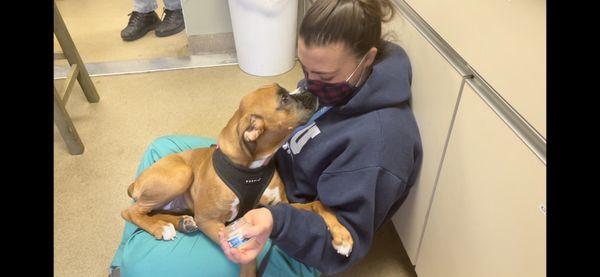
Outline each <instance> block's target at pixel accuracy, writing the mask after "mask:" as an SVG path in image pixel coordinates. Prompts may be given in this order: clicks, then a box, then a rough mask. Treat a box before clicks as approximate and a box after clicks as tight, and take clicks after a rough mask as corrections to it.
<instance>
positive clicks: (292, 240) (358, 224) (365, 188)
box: [267, 167, 406, 275]
mask: <svg viewBox="0 0 600 277" xmlns="http://www.w3.org/2000/svg"><path fill="white" fill-rule="evenodd" d="M317 189H318V195H319V200H320V201H321V202H322V203H323V205H325V206H326V207H329V208H330V209H331V210H332V211H333V212H334V214H335V215H336V217H337V219H338V220H339V221H340V223H341V224H343V225H344V226H345V227H346V228H347V229H348V231H349V232H350V234H351V235H352V239H353V240H354V246H353V248H352V252H351V253H350V256H349V257H345V256H343V255H340V254H338V253H337V251H336V250H335V249H334V248H333V246H332V237H331V234H330V233H329V231H328V230H327V227H326V225H325V222H324V221H323V219H322V218H321V217H320V216H319V215H317V214H315V213H312V212H308V211H303V210H299V209H295V208H293V207H292V206H290V205H289V204H278V205H275V206H270V207H267V208H268V209H269V210H270V211H271V213H272V214H273V222H274V226H273V231H272V233H271V240H272V241H273V242H274V243H275V244H276V245H277V246H279V247H280V248H281V249H282V250H283V251H285V252H286V253H287V254H288V255H290V256H292V257H294V258H296V259H297V260H299V261H301V262H303V263H305V264H307V265H309V266H312V267H315V268H317V269H318V270H319V271H321V272H322V273H324V274H328V275H329V274H335V273H338V272H341V271H344V270H346V269H348V268H349V267H350V266H351V265H352V264H353V263H355V262H356V261H358V260H360V259H362V258H363V257H364V256H365V255H366V254H367V252H368V250H369V248H370V247H371V243H372V242H373V235H374V233H375V231H376V230H377V229H378V228H379V227H380V226H381V224H382V223H383V222H384V220H385V219H387V218H388V217H389V214H391V213H393V212H395V211H394V210H393V209H394V207H396V206H397V205H395V203H396V202H398V200H399V199H400V198H401V197H402V195H404V192H405V191H406V186H405V182H404V181H403V180H401V179H400V178H398V177H396V176H394V175H393V174H392V173H390V172H389V171H387V170H385V169H383V168H381V167H367V168H363V169H358V170H354V171H346V172H337V173H324V174H323V175H322V176H321V177H320V178H319V181H318V185H317Z"/></svg>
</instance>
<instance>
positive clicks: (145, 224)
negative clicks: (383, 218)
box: [121, 84, 354, 276]
mask: <svg viewBox="0 0 600 277" xmlns="http://www.w3.org/2000/svg"><path fill="white" fill-rule="evenodd" d="M316 106H317V105H316V98H315V97H314V96H312V95H311V94H310V93H307V92H305V93H298V94H293V95H290V93H289V92H287V91H286V90H285V89H283V88H281V87H280V86H279V85H277V84H272V85H268V86H264V87H261V88H259V89H257V90H255V91H253V92H251V93H249V94H248V95H246V96H245V97H243V98H242V101H241V103H240V106H239V108H238V109H237V111H236V112H235V113H234V114H233V117H232V118H231V119H230V120H229V122H228V123H227V125H226V126H225V128H223V130H222V131H221V133H220V135H219V137H218V143H219V145H218V146H211V147H209V148H198V149H193V150H188V151H185V152H181V153H176V154H172V155H169V156H166V157H163V158H162V159H160V160H159V161H157V162H156V163H154V164H153V165H152V166H150V167H149V168H148V169H146V170H145V171H144V172H142V174H141V175H140V176H139V177H138V178H137V179H136V180H135V181H134V182H133V183H132V184H131V185H130V186H129V188H128V190H127V192H128V194H129V196H130V197H132V198H133V199H134V200H135V201H136V202H135V204H133V205H132V206H130V207H129V208H127V209H125V210H123V212H122V213H121V215H122V217H123V218H124V219H125V220H127V221H130V222H132V223H134V224H136V225H137V226H139V227H140V228H142V229H144V230H145V231H147V232H148V233H150V234H152V235H154V237H155V238H156V239H163V240H172V239H174V237H175V235H176V232H175V230H178V231H180V232H184V233H189V232H194V231H196V230H198V229H199V230H200V231H202V232H203V233H204V234H205V235H206V236H208V237H209V238H210V239H212V240H213V241H214V242H215V243H217V244H218V243H219V236H218V232H219V229H221V228H223V227H224V226H225V224H226V223H229V222H232V221H234V220H236V219H237V218H239V217H241V216H243V215H244V213H245V212H246V211H247V210H249V209H252V208H255V207H256V206H257V204H262V205H273V204H276V203H279V202H287V197H286V195H285V188H284V184H283V182H282V181H281V179H280V177H279V175H278V174H277V171H276V170H275V167H274V162H273V161H271V158H272V157H273V155H274V154H275V152H276V151H277V149H279V147H281V145H282V144H283V143H284V142H285V141H286V140H287V139H288V138H289V136H290V135H291V133H292V131H293V130H294V128H296V127H298V126H300V125H302V124H304V123H306V122H307V121H308V119H309V118H310V116H311V115H312V114H313V113H314V111H315V110H316ZM292 205H293V206H294V207H296V208H300V209H304V210H309V211H313V212H315V213H317V214H319V215H321V216H322V217H323V219H324V221H325V223H326V225H327V227H328V228H329V231H330V232H331V235H332V237H333V241H332V244H333V247H334V248H335V249H336V250H338V253H340V254H342V255H346V256H348V255H349V253H350V251H351V250H352V245H353V243H354V242H353V240H352V236H351V235H350V233H349V232H348V230H347V229H346V228H345V227H344V226H343V225H342V224H340V222H339V221H338V220H337V218H336V217H335V215H334V214H333V213H332V212H331V211H330V210H329V209H328V208H326V207H325V206H323V205H322V204H321V203H320V202H319V201H315V202H311V203H305V204H292ZM190 215H192V216H193V217H192V216H190ZM240 274H241V275H243V276H253V275H255V274H256V262H251V263H248V264H246V265H241V269H240Z"/></svg>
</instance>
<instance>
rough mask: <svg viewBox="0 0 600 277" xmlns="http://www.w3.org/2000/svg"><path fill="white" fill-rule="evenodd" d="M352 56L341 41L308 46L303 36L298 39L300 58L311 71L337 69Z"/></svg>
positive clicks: (331, 70) (326, 71)
mask: <svg viewBox="0 0 600 277" xmlns="http://www.w3.org/2000/svg"><path fill="white" fill-rule="evenodd" d="M351 57H352V55H351V53H350V51H349V50H348V48H347V47H346V45H345V44H343V43H341V42H338V43H331V44H328V45H325V46H314V45H311V46H310V47H307V46H306V44H304V41H303V40H302V38H300V39H298V59H299V60H300V63H302V65H303V66H304V67H306V68H308V69H310V70H311V71H318V72H323V73H328V72H333V71H337V70H338V69H339V68H340V67H342V65H343V64H344V63H345V61H347V60H348V59H349V58H351Z"/></svg>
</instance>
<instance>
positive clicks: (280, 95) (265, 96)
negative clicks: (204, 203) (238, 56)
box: [219, 83, 317, 159]
mask: <svg viewBox="0 0 600 277" xmlns="http://www.w3.org/2000/svg"><path fill="white" fill-rule="evenodd" d="M316 108H317V101H316V97H315V96H313V95H312V94H310V93H308V92H303V93H298V94H294V95H290V93H289V92H288V91H287V90H286V89H284V88H282V87H281V86H279V85H278V84H276V83H274V84H271V85H267V86H263V87H260V88H258V89H257V90H255V91H252V92H250V93H249V94H247V95H246V96H244V97H243V98H242V101H241V102H240V106H239V108H238V110H237V111H236V112H235V114H234V116H233V117H232V118H231V119H230V120H229V123H228V124H227V126H226V127H225V128H224V129H223V131H222V132H221V135H220V136H219V141H220V144H221V147H224V146H225V145H223V144H225V141H227V142H226V144H235V143H238V144H239V148H240V149H239V150H241V151H243V152H244V154H245V155H246V156H249V157H251V158H252V159H266V158H269V157H270V156H272V155H273V154H274V153H275V151H276V150H277V148H279V147H280V146H281V145H282V144H283V143H284V141H285V139H286V138H287V137H289V135H290V134H291V133H292V131H293V130H294V129H295V128H296V127H298V126H300V125H302V124H304V123H306V122H307V121H308V119H309V118H310V117H311V116H312V114H313V113H314V112H315V110H316ZM225 147H226V146H225ZM229 148H230V151H229V152H231V153H226V154H229V155H234V156H235V155H236V154H241V153H232V152H235V151H236V150H233V148H234V147H229ZM224 150H225V149H224Z"/></svg>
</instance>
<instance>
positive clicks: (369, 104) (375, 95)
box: [332, 42, 412, 115]
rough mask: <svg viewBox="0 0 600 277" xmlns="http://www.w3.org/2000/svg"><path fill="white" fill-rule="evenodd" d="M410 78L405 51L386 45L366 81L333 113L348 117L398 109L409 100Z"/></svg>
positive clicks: (394, 45)
mask: <svg viewBox="0 0 600 277" xmlns="http://www.w3.org/2000/svg"><path fill="white" fill-rule="evenodd" d="M406 72H408V74H406ZM411 79H412V70H411V67H410V62H409V60H408V56H407V55H406V52H405V51H404V49H402V48H401V47H400V46H399V45H397V44H394V43H392V42H386V43H385V44H384V51H383V55H382V56H381V57H380V58H378V62H376V63H375V64H374V65H373V70H372V71H371V75H369V78H368V79H367V81H366V82H364V83H363V84H362V85H361V86H360V87H359V88H358V90H357V92H356V94H355V95H354V96H352V98H350V100H349V101H348V102H347V103H346V104H345V105H342V106H338V107H334V108H332V111H335V112H337V113H340V114H345V115H351V114H362V113H366V112H369V111H372V110H377V109H381V108H385V107H394V106H398V105H400V104H402V103H404V102H406V101H408V100H409V99H410V96H411V91H410V85H411Z"/></svg>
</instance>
